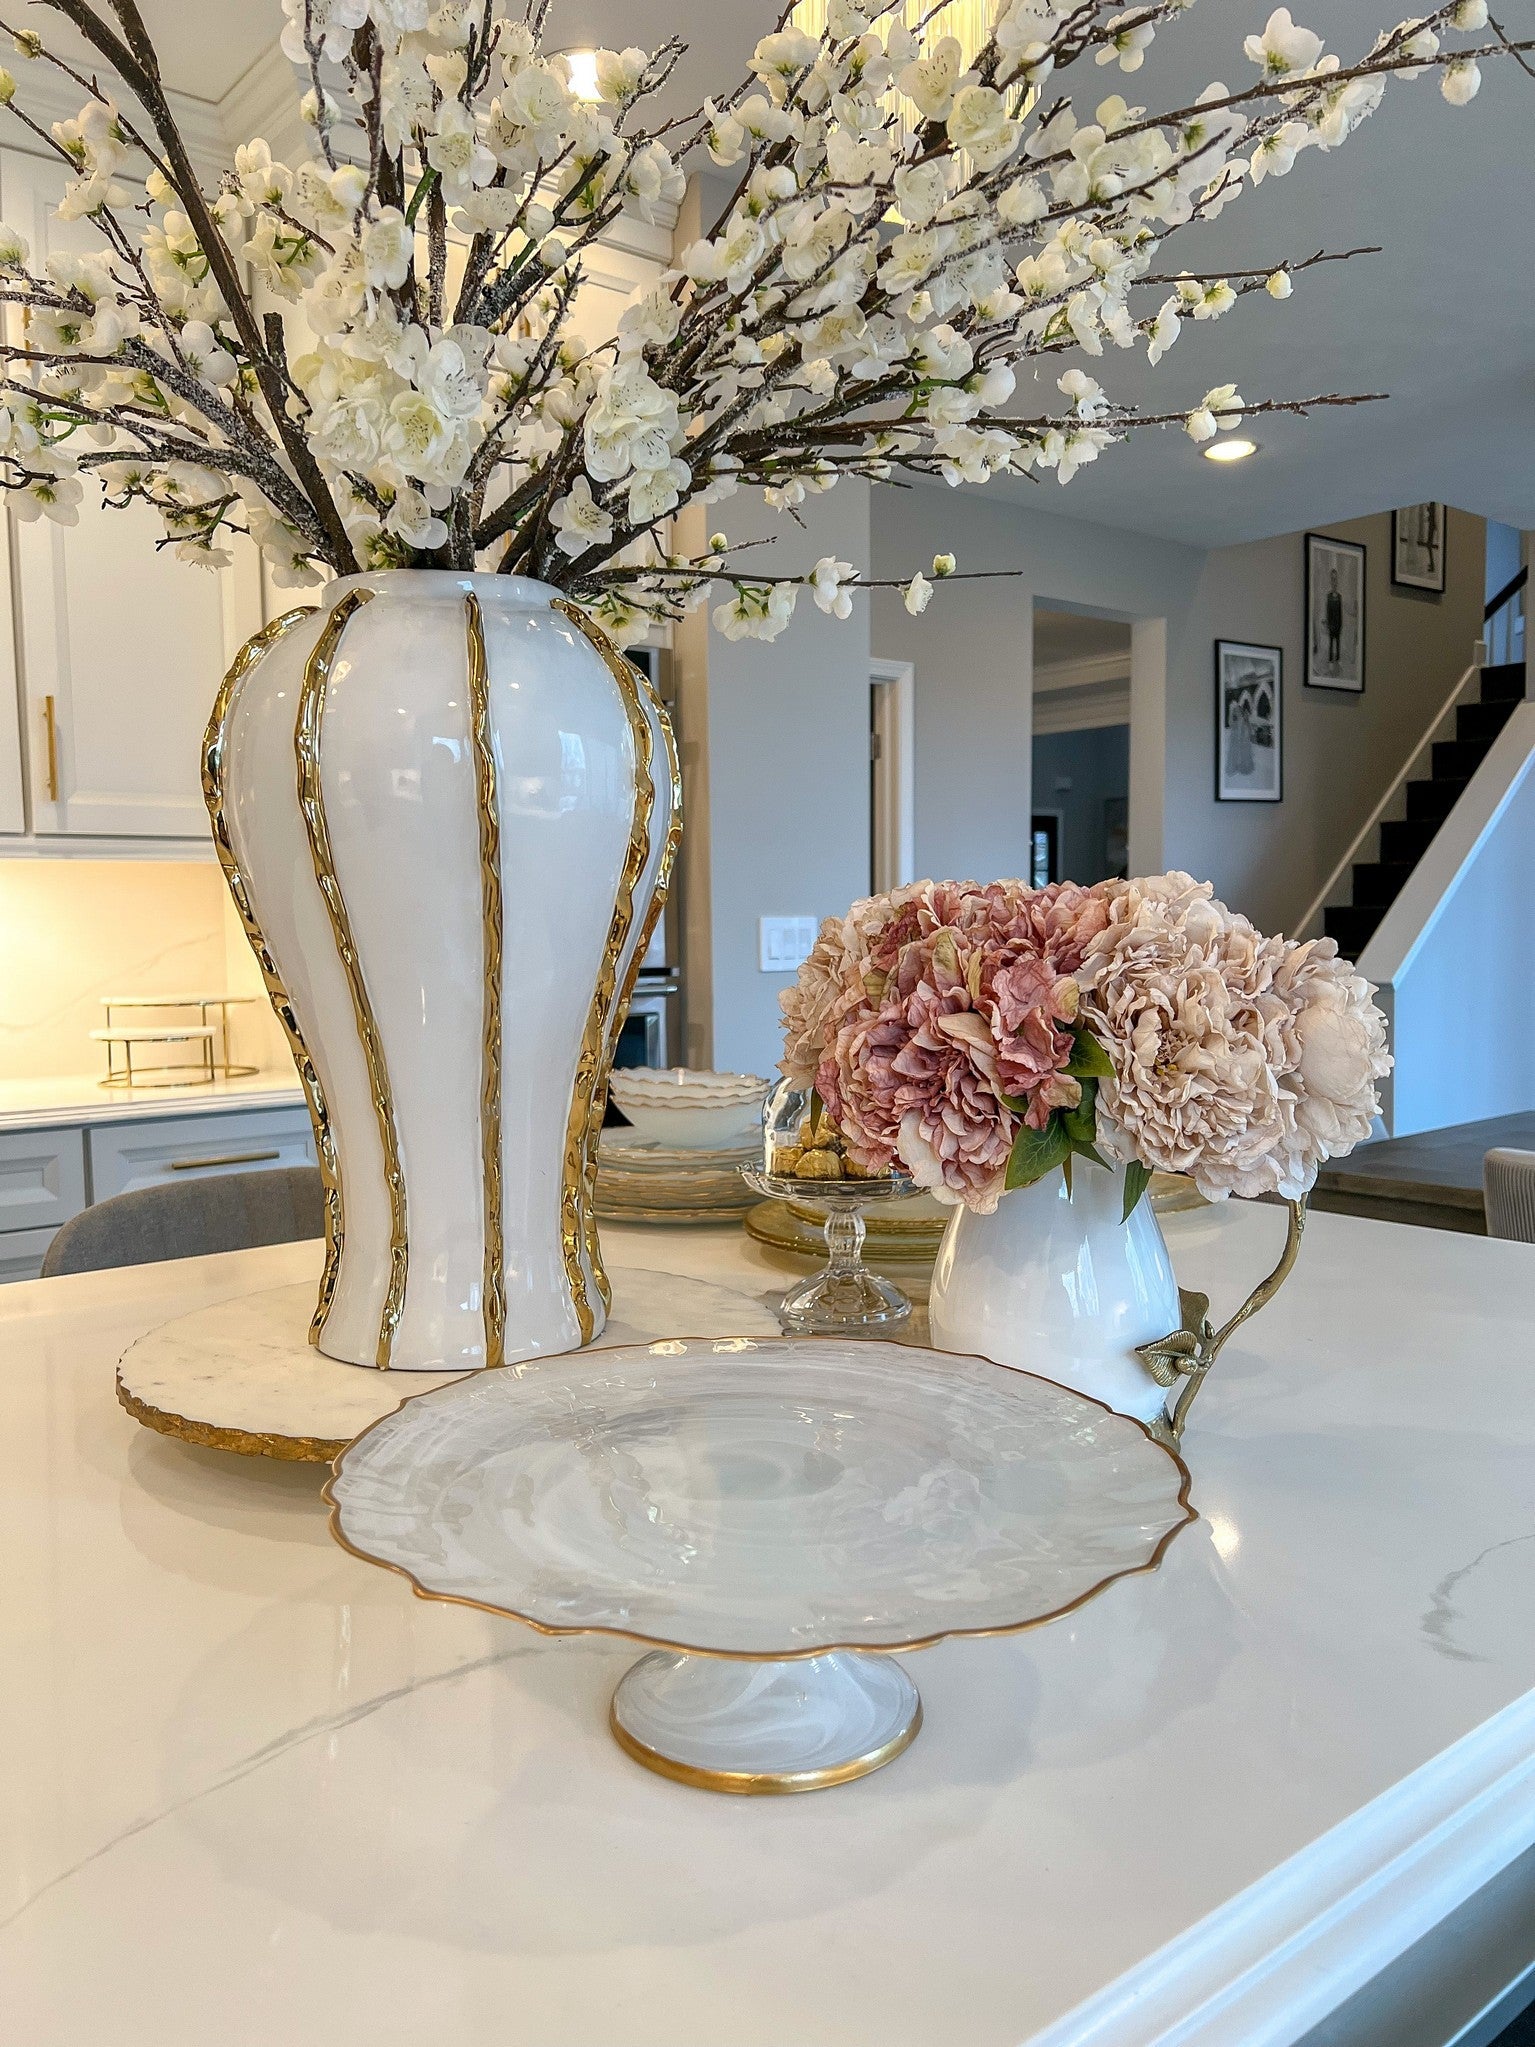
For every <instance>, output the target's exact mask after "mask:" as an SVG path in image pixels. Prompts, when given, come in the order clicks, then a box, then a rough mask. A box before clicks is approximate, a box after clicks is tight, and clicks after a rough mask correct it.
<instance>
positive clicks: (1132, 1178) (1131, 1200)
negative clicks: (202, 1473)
mask: <svg viewBox="0 0 1535 2047" xmlns="http://www.w3.org/2000/svg"><path fill="white" fill-rule="evenodd" d="M1150 1185H1151V1168H1150V1166H1143V1165H1142V1164H1141V1162H1140V1160H1139V1159H1131V1161H1130V1163H1129V1165H1127V1166H1126V1167H1125V1212H1124V1215H1123V1217H1122V1218H1121V1220H1122V1221H1124V1222H1128V1221H1129V1220H1130V1218H1131V1216H1132V1215H1134V1213H1135V1210H1136V1207H1137V1204H1138V1203H1139V1201H1140V1198H1141V1196H1142V1195H1143V1194H1144V1193H1145V1191H1146V1189H1147V1188H1148V1187H1149V1186H1150Z"/></svg>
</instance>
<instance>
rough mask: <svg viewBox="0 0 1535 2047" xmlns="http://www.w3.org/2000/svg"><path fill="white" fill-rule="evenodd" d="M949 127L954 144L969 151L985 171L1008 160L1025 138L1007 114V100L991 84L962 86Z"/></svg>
mask: <svg viewBox="0 0 1535 2047" xmlns="http://www.w3.org/2000/svg"><path fill="white" fill-rule="evenodd" d="M947 128H948V136H949V140H950V142H951V143H952V144H953V145H954V147H955V148H956V149H963V150H965V151H967V152H968V154H969V155H970V156H971V157H972V158H973V159H974V161H975V162H976V163H977V164H979V165H980V166H981V167H982V168H983V169H985V170H993V169H995V167H996V166H997V165H998V164H999V163H1005V162H1006V161H1007V159H1008V157H1010V156H1011V155H1012V153H1013V151H1014V150H1015V149H1016V148H1017V147H1018V144H1019V142H1020V141H1021V140H1022V131H1021V130H1020V128H1019V126H1018V124H1017V122H1016V121H1013V120H1010V119H1009V117H1008V112H1007V103H1006V101H1005V100H1004V99H1003V97H1002V95H1001V93H999V92H997V91H995V90H994V89H993V87H991V86H989V85H966V86H963V87H961V89H960V90H959V91H958V92H957V93H956V94H955V95H954V104H953V106H952V107H951V108H950V110H949V116H948V122H947Z"/></svg>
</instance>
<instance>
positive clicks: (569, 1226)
mask: <svg viewBox="0 0 1535 2047" xmlns="http://www.w3.org/2000/svg"><path fill="white" fill-rule="evenodd" d="M551 603H552V606H553V609H554V610H556V611H558V612H559V613H560V614H561V615H562V616H563V617H564V618H567V619H568V620H569V621H570V623H571V624H572V625H573V626H574V627H575V629H576V631H577V632H578V633H580V634H581V636H582V637H583V638H584V639H585V640H587V641H589V642H590V644H591V645H592V646H593V647H594V648H595V649H596V651H597V653H598V655H599V656H600V657H601V659H602V662H603V665H604V666H605V667H606V668H607V671H608V673H609V674H610V675H611V676H612V678H613V680H614V682H615V683H616V684H617V686H618V693H619V698H620V700H621V702H622V704H623V707H624V713H625V716H626V717H627V718H628V720H629V730H630V733H631V734H632V736H633V739H634V823H633V826H632V828H631V830H630V833H629V846H628V850H627V852H626V853H625V855H624V865H623V871H622V872H621V874H620V875H619V879H618V893H617V896H616V898H615V900H614V903H613V916H612V919H611V921H610V923H609V925H608V936H607V942H606V944H605V946H604V947H603V954H602V966H601V969H600V971H599V973H598V976H597V986H596V989H595V991H594V993H593V995H592V1004H591V1008H590V1009H589V1010H588V1011H587V1017H586V1029H585V1031H584V1032H583V1033H582V1038H581V1052H580V1057H579V1058H578V1059H577V1061H576V1080H575V1087H574V1089H573V1090H572V1093H571V1099H570V1114H569V1116H568V1118H567V1119H566V1125H565V1171H564V1182H563V1186H562V1189H561V1196H560V1243H561V1248H562V1251H563V1254H564V1259H565V1276H566V1278H567V1280H568V1281H569V1284H570V1294H571V1301H572V1304H573V1305H574V1307H575V1311H576V1322H577V1325H578V1327H579V1329H580V1332H581V1341H582V1343H590V1342H591V1340H592V1337H593V1335H594V1334H595V1333H596V1328H597V1323H596V1317H595V1315H594V1314H593V1312H592V1305H591V1299H590V1296H589V1295H588V1293H587V1288H586V1274H585V1271H584V1269H583V1266H582V1252H583V1251H584V1252H585V1254H586V1258H587V1260H588V1262H589V1263H590V1266H591V1272H592V1280H593V1283H594V1284H595V1286H596V1288H597V1290H598V1292H599V1294H600V1295H601V1296H602V1299H603V1302H604V1304H605V1305H606V1304H608V1303H610V1302H611V1300H612V1294H611V1290H610V1289H609V1286H608V1277H607V1273H606V1272H605V1271H604V1269H603V1264H602V1253H601V1249H600V1246H599V1245H598V1241H597V1226H596V1223H595V1220H594V1219H593V1216H592V1205H591V1196H590V1192H589V1189H590V1185H591V1181H592V1178H593V1177H594V1175H595V1171H596V1166H595V1150H596V1146H595V1130H596V1127H597V1125H598V1124H600V1122H601V1120H602V1113H603V1105H604V1104H605V1102H606V1098H607V1089H606V1077H607V1070H608V1062H609V1060H610V1059H611V1056H612V1054H611V1049H610V1034H609V1030H608V1021H609V1016H610V1013H611V1011H612V1009H613V1001H614V996H615V994H616V992H617V984H618V963H619V961H620V960H621V959H622V958H623V954H624V946H625V944H626V942H627V940H628V937H629V933H630V930H631V929H632V927H633V924H634V890H635V886H636V884H637V883H638V881H639V879H640V877H641V875H643V873H644V872H645V864H646V862H647V861H648V860H649V858H650V818H651V812H652V810H653V809H654V806H655V784H654V782H653V781H652V779H651V774H650V759H651V750H652V749H651V738H650V724H649V721H648V720H647V718H646V716H645V712H644V707H643V706H642V704H641V702H640V697H639V691H638V688H637V686H636V682H635V672H634V670H633V669H632V668H631V667H630V665H629V663H628V662H627V661H626V660H625V659H624V657H623V655H622V654H620V653H619V651H618V649H617V648H616V647H615V646H614V644H613V642H612V641H611V640H610V639H609V638H608V636H607V634H606V633H605V632H604V631H603V630H602V628H601V626H599V625H598V624H597V623H596V622H595V621H594V620H593V619H590V618H588V617H587V615H586V613H585V612H584V611H582V610H581V608H580V606H579V605H576V604H572V603H571V602H570V600H569V599H568V598H565V597H556V598H553V599H552V600H551Z"/></svg>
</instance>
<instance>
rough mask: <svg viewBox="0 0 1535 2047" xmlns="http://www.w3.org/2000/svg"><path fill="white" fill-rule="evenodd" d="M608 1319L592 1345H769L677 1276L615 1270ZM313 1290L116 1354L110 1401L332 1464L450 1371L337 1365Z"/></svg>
mask: <svg viewBox="0 0 1535 2047" xmlns="http://www.w3.org/2000/svg"><path fill="white" fill-rule="evenodd" d="M608 1276H609V1278H610V1279H611V1281H612V1283H613V1309H612V1313H611V1314H610V1315H609V1316H608V1322H607V1327H606V1329H605V1330H604V1331H603V1334H602V1336H601V1338H600V1339H599V1345H598V1346H597V1347H599V1348H603V1349H607V1348H611V1347H612V1346H613V1345H616V1344H632V1343H651V1342H654V1341H655V1340H656V1339H657V1338H659V1337H671V1336H677V1335H679V1334H685V1335H688V1336H777V1335H778V1319H777V1317H776V1316H775V1315H773V1314H772V1313H771V1311H770V1310H769V1309H767V1308H765V1307H764V1306H763V1305H762V1303H761V1302H760V1301H758V1300H755V1299H753V1297H752V1296H751V1295H750V1294H744V1293H738V1292H736V1291H735V1290H734V1289H733V1288H730V1287H722V1286H714V1285H712V1284H710V1283H709V1282H708V1281H706V1280H700V1279H684V1278H682V1277H681V1276H680V1275H679V1274H677V1273H672V1272H651V1271H648V1270H644V1269H642V1268H640V1267H638V1266H621V1265H619V1266H612V1267H610V1268H609V1275H608ZM313 1312H314V1285H313V1282H312V1281H309V1280H304V1281H300V1282H299V1283H298V1284H296V1285H293V1286H279V1287H269V1288H267V1289H266V1290H265V1291H264V1292H262V1293H255V1294H242V1295H240V1296H238V1297H237V1298H236V1299H234V1300H232V1301H218V1302H216V1303H215V1304H214V1305H213V1306H212V1307H210V1308H199V1309H197V1310H196V1311H195V1313H193V1314H191V1315H181V1316H178V1317H177V1319H176V1320H175V1321H174V1322H166V1323H162V1324H161V1326H160V1327H159V1328H158V1329H152V1330H151V1331H150V1332H149V1334H148V1335H147V1336H141V1337H140V1338H139V1340H138V1341H137V1342H136V1343H134V1344H132V1345H131V1346H130V1347H129V1349H128V1350H127V1351H125V1352H124V1354H123V1359H122V1362H121V1364H120V1365H119V1366H118V1368H117V1397H118V1399H119V1400H120V1401H121V1402H122V1404H123V1406H124V1407H125V1408H126V1409H127V1410H128V1412H129V1414H131V1415H132V1416H133V1417H134V1419H135V1420H136V1421H140V1422H142V1423H143V1424H144V1426H145V1427H146V1428H150V1429H157V1430H159V1432H160V1434H161V1435H165V1436H177V1437H179V1438H180V1439H181V1440H182V1441H183V1442H187V1443H201V1444H205V1445H207V1446H208V1447H209V1448H211V1449H215V1450H233V1451H237V1452H238V1453H239V1454H241V1455H242V1456H246V1457H277V1458H281V1459H283V1460H284V1461H285V1462H288V1463H296V1464H329V1463H330V1462H331V1461H332V1459H333V1458H335V1457H338V1456H339V1455H340V1454H341V1452H342V1451H343V1450H344V1449H345V1448H346V1446H347V1444H348V1443H350V1442H351V1441H352V1439H353V1437H354V1436H357V1435H359V1434H360V1433H361V1432H362V1430H364V1429H366V1428H368V1427H370V1426H371V1424H372V1423H374V1422H376V1421H378V1420H379V1419H380V1418H381V1416H383V1415H386V1414H390V1413H392V1412H393V1410H394V1409H395V1408H397V1407H398V1406H399V1404H400V1402H401V1401H402V1400H405V1399H407V1398H409V1397H410V1396H411V1395H412V1394H416V1393H425V1392H427V1391H428V1390H429V1389H431V1388H433V1387H437V1386H446V1385H449V1384H450V1383H451V1382H452V1381H453V1380H454V1379H456V1378H461V1377H463V1376H464V1374H462V1373H458V1372H380V1371H371V1370H369V1369H368V1368H367V1367H365V1366H362V1365H343V1364H338V1363H337V1362H336V1360H335V1359H334V1358H327V1357H322V1356H321V1354H320V1352H319V1351H317V1350H316V1349H315V1348H314V1346H313V1345H312V1344H311V1343H310V1341H309V1321H310V1317H311V1315H312V1314H313Z"/></svg>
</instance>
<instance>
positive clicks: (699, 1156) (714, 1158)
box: [597, 1130, 762, 1223]
mask: <svg viewBox="0 0 1535 2047" xmlns="http://www.w3.org/2000/svg"><path fill="white" fill-rule="evenodd" d="M761 1163H762V1140H761V1139H760V1138H757V1139H756V1140H755V1141H753V1142H748V1143H746V1144H744V1145H742V1144H734V1145H728V1146H726V1147H724V1148H722V1149H716V1150H707V1151H706V1150H703V1149H701V1148H697V1147H689V1148H687V1149H684V1148H683V1147H681V1146H680V1145H664V1144H657V1143H655V1142H654V1141H653V1140H652V1139H649V1138H645V1137H642V1136H641V1135H640V1133H639V1132H638V1131H637V1130H604V1131H603V1133H602V1137H601V1140H600V1141H599V1143H598V1146H597V1213H598V1215H599V1216H601V1217H602V1218H603V1219H604V1220H605V1221H607V1222H615V1223H725V1222H736V1221H739V1220H740V1218H741V1217H742V1216H743V1215H745V1214H746V1212H747V1210H748V1209H749V1208H751V1207H752V1206H753V1205H754V1204H755V1202H756V1200H757V1196H756V1195H755V1194H754V1193H753V1192H752V1190H751V1189H750V1187H748V1186H747V1184H746V1182H745V1181H744V1180H743V1179H742V1178H741V1168H742V1166H750V1165H758V1166H760V1165H761Z"/></svg>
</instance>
